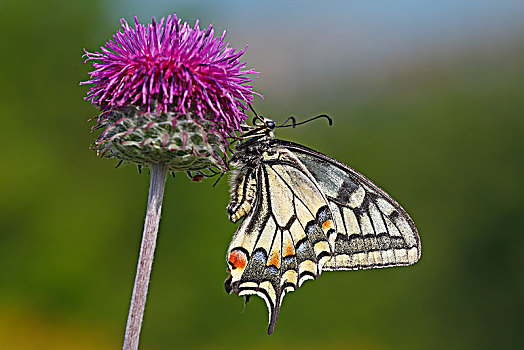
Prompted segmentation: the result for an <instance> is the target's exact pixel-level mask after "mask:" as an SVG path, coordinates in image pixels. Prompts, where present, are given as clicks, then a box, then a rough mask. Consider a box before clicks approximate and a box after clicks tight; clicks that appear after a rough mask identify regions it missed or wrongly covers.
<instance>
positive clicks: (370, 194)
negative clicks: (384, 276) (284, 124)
mask: <svg viewBox="0 0 524 350" xmlns="http://www.w3.org/2000/svg"><path fill="white" fill-rule="evenodd" d="M271 145H272V146H275V147H285V148H287V149H288V150H290V151H292V152H293V154H294V155H296V157H297V158H298V159H299V160H300V161H301V162H302V163H303V164H304V166H305V167H306V168H307V169H308V170H309V172H310V173H311V174H312V176H313V177H314V178H315V179H316V181H317V183H318V185H319V186H320V188H321V190H322V192H323V193H324V195H325V196H326V197H327V199H328V202H329V207H330V209H331V213H332V215H333V217H334V220H335V223H336V238H335V256H334V257H333V258H332V259H330V260H329V261H327V262H326V264H325V265H324V269H325V270H353V269H359V268H373V267H386V266H398V265H411V264H413V263H415V262H417V261H418V260H419V258H420V253H421V245H420V238H419V235H418V231H417V228H416V227H415V224H414V223H413V220H412V219H411V218H410V216H409V215H408V213H407V212H406V211H405V210H404V209H403V208H402V207H401V206H400V205H399V204H398V203H397V202H396V201H395V200H394V199H393V198H391V196H389V195H388V194H387V193H386V192H384V191H383V190H382V189H380V188H379V187H378V186H376V185H375V184H374V183H373V182H371V181H370V180H369V179H367V178H366V177H365V176H363V175H362V174H360V173H358V172H357V171H355V170H354V169H352V168H350V167H349V166H347V165H345V164H343V163H340V162H339V161H337V160H335V159H333V158H331V157H328V156H327V155H325V154H322V153H320V152H317V151H315V150H312V149H309V148H307V147H304V146H302V145H299V144H295V143H292V142H289V141H283V140H271Z"/></svg>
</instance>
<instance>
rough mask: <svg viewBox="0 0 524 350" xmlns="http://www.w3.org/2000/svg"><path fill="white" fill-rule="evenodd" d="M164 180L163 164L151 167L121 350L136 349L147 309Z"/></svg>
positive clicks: (165, 169) (164, 168) (164, 167)
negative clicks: (135, 269)
mask: <svg viewBox="0 0 524 350" xmlns="http://www.w3.org/2000/svg"><path fill="white" fill-rule="evenodd" d="M166 177H167V165H166V164H163V163H159V164H154V165H153V166H152V167H151V184H150V187H149V199H148V203H147V214H146V220H145V223H144V233H143V236H142V245H141V247H140V257H139V258H138V266H137V271H136V278H135V287H134V288H133V295H132V297H131V306H130V307H129V316H128V317H127V326H126V335H125V339H124V350H136V349H138V340H139V337H140V328H141V326H142V318H143V317H144V308H145V306H146V298H147V289H148V287H149V277H150V276H151V267H152V265H153V257H154V254H155V247H156V238H157V233H158V225H159V223H160V212H161V211H162V197H163V196H164V187H165V183H166Z"/></svg>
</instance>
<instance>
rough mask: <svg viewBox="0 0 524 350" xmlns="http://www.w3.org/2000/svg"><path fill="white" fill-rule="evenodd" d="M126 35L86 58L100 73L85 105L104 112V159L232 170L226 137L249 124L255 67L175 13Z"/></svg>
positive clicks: (99, 147)
mask: <svg viewBox="0 0 524 350" xmlns="http://www.w3.org/2000/svg"><path fill="white" fill-rule="evenodd" d="M121 23H122V31H120V32H118V33H116V34H115V35H113V39H112V40H110V41H108V42H107V43H106V44H105V45H104V46H102V47H101V48H100V52H95V53H91V52H87V51H86V53H85V55H84V57H86V62H87V61H92V64H93V66H94V68H95V70H94V71H92V72H91V73H90V75H91V80H89V81H85V82H82V83H81V84H93V86H92V87H91V89H90V91H89V92H88V94H87V97H86V98H85V99H86V100H89V101H91V103H92V104H93V105H95V106H96V107H99V108H100V109H101V112H102V113H101V114H100V115H99V116H98V123H97V125H96V126H95V127H94V129H95V130H96V129H105V130H104V131H103V132H102V134H101V135H100V136H99V138H98V139H97V141H96V142H95V147H94V148H95V149H96V150H97V151H98V154H99V155H107V156H108V157H116V158H118V159H120V161H127V162H132V163H136V164H138V165H141V166H142V165H143V166H150V165H151V164H155V163H166V164H168V166H169V169H170V170H171V171H194V170H202V169H212V168H213V169H219V170H220V171H225V170H228V167H227V162H226V161H225V158H227V151H228V149H229V142H228V138H229V137H231V136H235V131H239V130H240V126H241V124H242V123H243V122H244V121H245V120H246V118H247V116H246V114H245V111H246V110H247V107H248V106H247V104H248V103H250V102H251V101H252V100H253V97H254V95H258V96H261V95H260V94H258V93H256V92H253V88H252V86H251V85H248V83H249V82H250V81H251V78H250V75H251V74H254V75H257V72H256V71H254V70H252V69H249V70H248V69H244V67H245V63H240V56H242V54H243V53H244V52H245V50H246V49H245V48H244V49H243V50H240V51H235V49H233V48H230V47H228V45H229V44H227V43H225V42H224V37H225V34H226V33H225V32H224V33H223V34H222V36H221V37H220V38H215V37H214V32H213V29H212V27H211V26H209V28H208V29H207V30H200V28H199V27H198V21H197V23H196V24H195V26H194V27H193V28H192V27H190V26H189V25H188V24H187V23H185V22H184V23H182V21H181V20H180V19H178V18H177V17H176V15H172V16H171V15H170V16H168V17H167V19H165V18H162V19H161V20H160V22H159V23H157V22H156V21H155V19H154V18H153V21H152V23H151V24H147V25H142V24H140V23H138V19H137V18H136V17H135V26H134V28H132V27H130V26H129V25H128V24H127V22H126V21H125V20H124V19H122V20H121Z"/></svg>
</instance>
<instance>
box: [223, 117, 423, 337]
mask: <svg viewBox="0 0 524 350" xmlns="http://www.w3.org/2000/svg"><path fill="white" fill-rule="evenodd" d="M319 117H326V118H327V119H328V120H329V122H330V124H331V119H330V118H329V117H328V116H325V115H322V116H319ZM317 118H318V117H317ZM313 119H316V118H313ZM292 120H293V125H292V126H295V125H298V124H296V123H295V120H294V118H292ZM253 124H254V125H253V126H249V127H246V130H245V132H244V134H243V135H242V136H241V139H242V140H241V141H240V142H239V143H237V144H236V146H235V151H234V156H233V158H232V160H231V163H230V164H231V165H232V167H233V168H234V169H235V170H233V171H232V175H231V177H230V187H231V201H230V203H229V205H228V207H227V212H228V214H229V218H230V220H231V221H232V222H237V221H239V220H241V219H242V222H241V224H240V226H239V227H238V229H237V231H236V233H235V235H234V236H233V239H232V241H231V243H230V245H229V249H228V252H227V255H226V260H227V264H228V272H229V276H228V278H227V279H226V281H225V289H226V291H227V292H228V293H231V292H235V293H236V294H238V295H243V296H245V297H246V301H247V300H248V298H249V297H250V296H251V295H252V294H256V295H258V296H260V297H261V298H262V299H264V301H265V302H266V305H267V308H268V310H269V329H268V334H271V333H272V332H273V330H274V329H275V324H276V322H277V317H278V314H279V310H280V305H281V304H282V300H283V298H284V295H285V294H286V293H289V292H292V291H294V290H296V289H298V288H299V287H300V286H301V285H302V284H303V283H304V282H305V281H307V280H310V279H313V280H314V279H317V278H318V277H319V276H320V274H321V273H322V271H337V270H356V269H368V268H375V267H388V266H399V265H411V264H413V263H415V262H417V261H418V260H419V258H420V251H421V250H420V238H419V236H418V232H417V229H416V227H415V225H414V223H413V221H412V220H411V218H410V217H409V215H408V213H406V211H405V210H404V209H402V207H401V206H400V205H399V204H398V203H397V202H396V201H395V200H394V199H393V198H391V197H390V196H389V195H388V194H387V193H386V192H384V191H383V190H382V189H380V188H379V187H378V186H376V185H375V184H374V183H373V182H371V181H370V180H368V179H367V178H366V177H364V176H363V175H362V174H360V173H358V172H357V171H355V170H354V169H352V168H350V167H349V166H347V165H345V164H342V163H340V162H339V161H337V160H335V159H333V158H330V157H328V156H327V155H325V154H322V153H320V152H317V151H315V150H312V149H310V148H307V147H304V146H302V145H299V144H296V143H293V142H289V141H284V140H278V139H275V138H274V133H273V131H274V129H275V127H277V126H276V125H275V122H274V121H272V120H270V119H267V118H262V117H259V116H258V115H256V116H255V120H254V123H253ZM284 124H286V123H284ZM284 124H283V125H281V127H282V126H284ZM300 124H302V123H300ZM286 126H288V125H286ZM289 126H291V125H289Z"/></svg>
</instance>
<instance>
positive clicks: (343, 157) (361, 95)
mask: <svg viewBox="0 0 524 350" xmlns="http://www.w3.org/2000/svg"><path fill="white" fill-rule="evenodd" d="M175 12H176V13H177V15H178V16H179V17H180V18H182V19H184V20H186V21H188V22H190V23H194V21H195V19H197V18H198V19H200V21H201V22H200V23H201V27H205V26H207V25H209V24H210V23H212V24H213V25H214V27H215V30H216V31H217V32H221V31H222V30H227V32H228V35H227V39H228V41H229V42H231V43H232V45H233V46H234V47H236V48H243V47H244V46H245V45H246V44H249V48H248V51H247V53H246V55H245V56H244V60H245V61H246V62H247V64H248V67H250V68H255V69H256V70H258V71H259V72H261V74H260V78H259V79H256V80H255V81H254V86H255V89H256V90H257V91H258V92H260V93H262V94H263V95H264V98H265V99H264V100H263V101H262V100H261V99H257V100H256V101H255V103H254V106H255V108H256V109H257V111H258V113H259V114H263V115H266V116H270V117H272V118H273V119H275V120H277V121H278V120H283V119H285V118H286V117H287V116H289V115H294V116H296V117H297V118H298V119H304V118H307V117H310V116H314V115H317V114H320V113H327V114H329V115H331V116H332V117H333V118H334V120H335V123H334V126H333V127H331V128H329V127H327V126H326V125H324V123H321V122H319V123H311V124H307V125H304V126H301V127H300V128H297V129H295V130H279V131H278V137H280V138H286V139H291V140H294V141H297V142H300V143H302V144H305V145H307V146H309V147H312V148H315V149H317V150H319V151H321V152H324V153H327V154H329V155H331V156H333V157H335V158H337V159H339V160H340V161H343V162H345V163H348V164H350V165H351V166H353V167H354V168H356V169H358V170H360V171H361V172H363V173H364V174H366V175H367V176H368V177H370V178H371V179H372V180H374V181H375V182H376V183H377V184H379V185H381V186H382V187H383V188H384V189H385V190H387V191H388V192H389V193H390V194H391V195H392V196H394V197H395V198H396V199H397V200H398V201H399V202H400V203H401V204H402V205H403V206H404V207H405V208H406V209H407V210H408V212H409V213H410V214H411V215H412V217H413V219H414V220H415V223H416V224H417V226H418V228H419V232H420V235H421V237H422V247H423V253H422V259H421V261H420V262H419V263H417V264H416V265H414V266H412V267H409V268H391V269H385V270H368V271H356V272H337V273H324V274H323V275H322V276H321V278H320V279H319V280H318V281H315V282H308V283H307V284H305V285H304V287H303V288H301V289H300V290H298V291H297V292H295V293H292V294H290V295H289V296H288V297H287V298H286V300H285V302H284V304H283V306H282V310H281V314H280V318H279V322H278V324H277V328H276V331H275V333H274V334H273V335H271V336H269V337H268V336H267V335H266V329H267V327H266V326H267V310H266V308H265V305H264V303H263V302H262V300H260V299H259V298H252V301H251V302H250V304H249V305H248V307H247V309H246V311H245V312H244V313H241V311H242V307H243V302H242V298H239V297H237V296H230V295H227V294H226V293H225V291H224V288H223V281H224V279H225V277H226V272H225V269H226V264H225V257H224V255H225V252H226V249H227V246H228V244H229V240H230V238H231V236H232V234H233V232H234V231H235V229H236V226H235V225H233V224H231V223H230V222H229V221H228V219H227V215H226V213H225V209H224V208H225V206H226V205H227V202H228V193H227V186H226V185H227V183H226V181H221V182H220V183H219V184H218V185H217V187H216V188H214V189H213V188H212V187H211V185H212V181H204V182H203V183H193V182H191V181H189V180H188V179H187V178H186V177H185V176H183V175H182V176H177V177H176V178H175V179H173V178H169V179H168V183H167V188H166V195H165V202H164V208H163V217H162V221H161V229H160V230H161V231H160V236H159V241H158V246H157V253H156V259H155V263H154V266H153V275H152V282H151V285H150V291H149V298H148V305H147V310H146V315H145V323H144V325H143V328H142V336H141V344H142V346H141V348H142V349H173V348H209V349H222V348H232V347H242V348H252V349H261V348H267V347H271V348H272V349H281V348H282V349H283V348H289V347H302V348H317V349H318V348H328V347H331V348H346V349H352V348H359V349H421V348H424V349H442V348H447V349H464V348H468V349H481V348H485V349H493V348H497V349H502V348H505V349H507V348H521V347H523V346H524V333H523V332H522V313H523V312H524V305H523V304H524V303H523V300H524V299H523V295H524V263H523V261H524V260H523V259H522V256H523V252H524V238H523V237H524V232H523V228H522V220H523V213H524V199H523V198H524V186H523V181H522V180H523V173H524V119H523V117H524V86H523V81H524V21H523V20H522V19H523V18H524V3H523V2H522V1H517V0H514V1H512V0H505V1H482V2H480V1H472V0H455V1H447V0H446V1H438V2H436V1H415V0H411V1H408V0H398V1H378V0H376V1H375V0H371V1H351V2H350V1H329V2H326V1H323V2H318V1H316V2H315V1H285V2H282V1H265V2H257V3H254V2H246V1H221V2H216V1H189V0H188V1H171V0H170V1H167V0H166V1H160V0H154V1H153V0H152V1H148V2H143V1H139V0H133V1H123V0H120V1H116V0H115V1H100V0H95V1H89V2H88V1H84V2H80V1H65V0H47V1H34V0H32V1H29V0H17V1H13V0H3V1H0V44H1V50H0V58H1V64H0V106H1V108H0V127H1V129H2V136H1V137H0V152H1V153H0V156H1V158H0V159H1V161H0V165H1V175H0V176H1V177H0V178H1V182H0V186H1V187H0V230H1V232H0V266H2V268H1V269H0V348H1V349H117V348H120V347H121V344H122V338H123V332H124V327H125V321H126V317H127V310H128V306H129V300H130V295H131V291H132V283H133V280H134V274H135V268H136V258H137V256H138V249H139V244H140V236H141V232H142V224H143V217H144V213H145V205H146V200H147V190H148V186H149V183H148V181H149V179H148V175H147V172H143V173H142V174H141V175H140V174H138V173H137V171H136V168H135V167H133V166H123V167H120V168H118V169H114V166H115V165H116V161H114V160H105V159H97V158H96V156H95V153H94V152H93V151H91V150H90V149H89V147H90V145H91V144H92V142H93V141H94V140H95V138H96V136H97V135H96V134H93V133H90V132H89V130H90V127H91V126H92V123H90V122H88V119H89V118H90V117H92V116H95V115H96V114H97V111H96V110H95V109H94V108H93V107H91V106H90V105H89V103H87V102H85V101H83V97H84V96H85V94H86V92H87V89H88V88H87V87H86V86H82V87H80V86H79V85H78V83H79V81H82V80H87V79H88V74H87V73H88V71H90V70H91V69H92V68H91V67H90V66H89V65H88V64H84V63H83V59H82V57H81V56H82V54H83V49H84V48H85V49H87V50H89V51H96V50H98V49H99V47H100V46H101V45H103V44H104V43H105V42H106V41H107V40H108V39H109V38H110V37H111V35H112V34H113V33H114V32H115V31H117V30H119V19H120V18H122V17H124V18H126V19H127V20H128V21H131V20H132V17H133V15H138V16H139V19H140V21H141V22H142V23H146V22H149V21H150V20H151V17H152V16H155V17H157V18H160V17H162V16H167V15H168V14H170V13H175Z"/></svg>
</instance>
